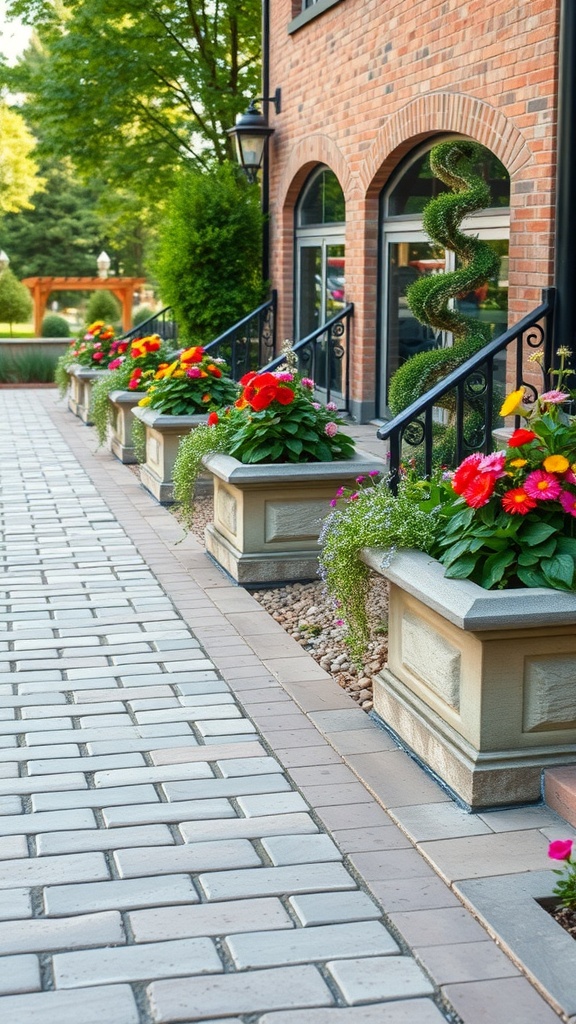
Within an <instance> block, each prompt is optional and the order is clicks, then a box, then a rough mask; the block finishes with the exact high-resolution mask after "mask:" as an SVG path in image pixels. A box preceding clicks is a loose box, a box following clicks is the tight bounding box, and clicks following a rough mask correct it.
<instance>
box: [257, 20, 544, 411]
mask: <svg viewBox="0 0 576 1024" xmlns="http://www.w3.org/2000/svg"><path fill="white" fill-rule="evenodd" d="M558 7H559V0H527V2H520V0H467V2H462V0H317V2H316V3H314V2H311V0H304V9H303V3H302V0H272V2H271V4H270V54H269V72H270V86H271V88H272V90H274V89H276V88H277V87H281V89H282V110H281V113H280V114H278V115H276V116H274V115H273V114H272V115H271V124H272V126H273V127H274V129H275V131H274V135H273V137H272V139H271V151H270V233H271V278H272V284H273V286H274V287H275V288H277V290H278V294H279V311H280V312H279V337H280V338H281V339H282V338H291V339H296V338H298V337H301V336H303V333H304V328H305V326H306V322H307V320H306V315H305V313H306V311H305V309H304V306H305V305H306V303H307V302H308V303H309V302H310V301H313V299H311V298H310V297H311V296H312V295H313V293H314V292H315V293H316V297H317V295H318V290H319V289H320V288H322V289H326V287H327V281H326V273H327V272H328V274H329V275H330V273H331V274H332V278H331V280H330V282H329V284H330V286H331V289H332V290H331V294H332V296H333V297H334V296H335V305H336V307H337V304H338V301H339V300H341V299H342V298H343V293H344V287H345V299H346V301H347V302H353V303H354V317H353V328H352V345H351V351H352V364H353V365H352V380H351V390H352V406H351V407H352V412H353V414H354V415H355V416H356V417H357V418H358V419H362V420H368V419H371V418H373V417H374V416H375V415H377V416H382V415H385V411H386V394H385V392H386V379H387V375H388V376H389V373H390V371H391V370H392V369H393V368H394V367H393V365H392V364H393V363H394V360H396V361H397V353H396V355H394V354H393V353H391V341H390V337H389V334H390V330H391V328H390V324H391V319H390V309H388V311H387V304H390V302H391V301H392V300H391V298H390V296H391V294H392V293H391V283H390V282H391V280H392V276H391V275H392V271H391V269H390V268H391V266H392V267H393V269H394V272H396V270H397V266H395V265H394V261H396V264H397V263H398V262H399V261H398V253H408V254H409V255H410V256H412V259H410V260H407V259H406V257H405V256H404V257H403V259H404V261H405V262H409V263H410V265H411V267H412V270H413V268H414V266H417V267H420V269H422V266H423V264H422V261H421V260H420V261H419V258H417V257H418V254H419V253H421V252H424V253H425V250H424V249H422V248H420V249H419V248H418V247H419V246H420V247H422V245H423V244H424V243H423V239H422V237H421V235H420V234H419V233H418V231H419V223H418V211H417V208H416V207H417V204H416V206H414V204H412V206H411V205H410V197H409V195H407V194H406V193H407V190H408V192H409V189H410V187H411V180H412V179H411V178H410V173H409V172H410V168H411V167H412V168H415V167H416V168H418V167H424V171H423V172H422V174H421V179H426V171H425V163H423V161H424V160H425V156H426V151H427V149H429V148H430V146H431V145H432V144H433V142H435V141H438V140H439V139H441V138H445V137H447V136H450V135H454V134H455V135H458V136H466V137H469V138H472V139H474V140H476V141H478V142H479V143H481V144H482V145H483V146H484V147H486V150H488V151H489V152H490V153H491V154H493V155H494V157H496V158H497V161H496V163H495V166H497V167H500V165H503V167H504V168H505V170H506V172H507V174H508V175H509V199H508V195H507V194H506V197H505V198H503V197H502V196H500V200H499V202H500V205H499V206H498V208H497V209H494V210H489V211H486V212H485V213H484V214H482V215H481V216H482V217H483V218H484V219H483V220H479V221H477V222H476V221H475V222H474V224H473V225H472V228H474V229H475V230H476V229H477V228H478V225H481V227H482V231H483V233H484V235H485V237H487V238H488V239H489V240H492V238H494V241H495V243H497V244H499V245H500V250H499V251H500V252H501V254H502V253H504V251H505V247H507V246H508V244H509V249H508V256H507V258H506V259H505V260H504V261H503V263H502V268H505V269H501V275H502V279H501V280H500V281H498V282H494V288H495V294H496V292H497V294H498V296H499V301H500V300H502V301H501V303H500V304H501V305H502V302H503V299H502V296H503V295H504V291H505V290H506V289H507V300H508V301H507V313H506V312H503V308H504V307H502V309H501V310H500V313H501V315H503V316H504V319H505V318H506V316H507V318H508V322H509V323H510V324H512V323H515V322H516V321H517V320H519V319H520V317H521V316H523V315H525V314H526V313H528V312H530V310H532V309H533V308H534V307H535V306H536V305H537V304H538V302H539V301H540V296H541V290H542V288H544V287H546V286H548V285H550V284H552V283H553V273H554V270H553V262H554V260H553V256H554V204H555V173H556V117H557V77H558V75H557V71H558V69H557V53H558V19H559V11H558ZM498 161H499V163H498ZM323 168H324V169H327V172H328V173H327V174H326V175H325V176H324V178H323V179H322V182H321V183H320V184H318V183H319V181H320V179H319V177H318V175H319V172H320V169H323ZM334 178H335V179H336V180H337V185H336V188H338V186H339V189H341V194H342V201H343V206H342V209H343V210H344V212H343V217H344V220H343V222H342V223H335V222H334V219H333V218H332V220H330V219H329V218H328V220H325V221H324V223H319V224H316V225H314V223H313V220H314V218H313V217H312V221H310V218H309V216H308V214H307V212H306V211H307V210H308V207H307V206H306V202H307V198H306V197H307V196H308V199H309V200H310V196H311V195H312V200H310V202H312V205H313V204H314V202H316V206H317V207H318V196H319V194H320V193H319V189H320V188H321V187H322V188H323V189H324V192H322V196H326V197H328V198H329V185H330V183H333V181H334ZM315 182H316V184H315ZM326 188H328V192H327V191H326ZM395 188H396V189H397V190H398V191H397V192H396V193H394V189H395ZM314 189H315V191H314ZM311 190H312V191H311ZM395 194H402V195H403V196H404V206H403V208H402V210H403V213H404V214H405V215H404V216H403V218H402V217H400V218H399V217H398V212H399V211H398V210H396V209H395V208H394V206H393V204H391V202H390V196H391V195H395ZM328 205H329V204H328ZM326 208H327V207H326ZM302 211H304V214H302ZM414 211H416V212H414ZM400 212H402V211H400ZM307 218H308V219H307ZM318 219H319V220H320V221H321V220H322V215H320V216H319V218H318ZM300 229H301V230H300ZM324 229H326V230H324ZM396 229H397V230H396ZM315 231H316V242H315V238H314V235H315ZM402 231H407V232H408V234H407V235H406V239H405V241H404V242H403V241H402V237H403V236H402ZM403 245H404V248H402V246H403ZM406 245H407V246H408V248H406ZM410 245H412V248H410ZM390 246H392V248H390ZM394 246H396V248H395V249H394ZM312 249H314V252H312ZM344 252H345V260H344V258H342V257H343V254H344ZM326 253H336V254H337V255H336V256H328V257H326ZM391 253H392V254H393V255H392V256H391V255H390V254H391ZM341 254H342V255H341ZM434 255H436V256H438V253H435V254H434ZM430 265H432V264H430ZM326 267H328V271H327V270H326ZM344 267H345V285H344ZM403 269H404V268H403ZM339 274H340V275H341V277H342V280H339V276H338V275H339ZM312 278H314V281H313V282H312V284H311V281H312ZM336 286H337V287H336ZM306 296H308V298H307V297H306ZM333 307H334V303H333ZM325 312H326V309H324V308H323V309H322V311H321V312H319V311H318V310H316V314H317V316H320V315H323V314H324V313H325ZM395 315H396V314H395ZM308 320H309V321H310V317H308ZM402 326H403V325H402V323H400V327H402ZM505 326H506V324H505V323H504V325H503V326H501V327H500V331H499V332H498V333H501V331H502V330H503V329H505Z"/></svg>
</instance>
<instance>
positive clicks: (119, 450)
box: [108, 391, 142, 466]
mask: <svg viewBox="0 0 576 1024" xmlns="http://www.w3.org/2000/svg"><path fill="white" fill-rule="evenodd" d="M141 398H142V392H141V391H111V392H110V394H109V395H108V401H109V402H110V405H111V406H112V423H111V433H110V449H111V451H112V453H113V454H114V455H115V456H116V458H117V459H120V462H123V463H124V465H125V466H131V465H134V463H136V462H138V459H137V458H136V452H135V450H134V441H133V439H132V424H133V423H134V415H133V409H134V407H135V406H136V405H138V402H139V401H140V399H141Z"/></svg>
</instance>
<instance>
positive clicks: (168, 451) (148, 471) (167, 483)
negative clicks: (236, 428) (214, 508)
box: [132, 405, 207, 505]
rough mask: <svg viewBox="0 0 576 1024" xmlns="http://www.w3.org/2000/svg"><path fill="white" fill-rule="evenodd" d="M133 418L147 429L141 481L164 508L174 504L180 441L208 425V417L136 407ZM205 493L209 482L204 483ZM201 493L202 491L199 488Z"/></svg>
mask: <svg viewBox="0 0 576 1024" xmlns="http://www.w3.org/2000/svg"><path fill="white" fill-rule="evenodd" d="M132 415H133V416H136V418H137V419H139V420H140V421H141V422H142V423H143V424H144V425H145V427H146V462H145V463H143V464H142V465H141V466H140V481H141V483H142V485H143V487H145V488H146V490H147V491H150V494H152V495H153V496H154V497H155V498H156V501H158V502H160V504H161V505H172V504H173V503H174V482H173V480H172V471H173V469H174V463H175V461H176V456H177V454H178V445H179V444H180V439H181V438H182V437H186V435H187V434H189V433H190V431H191V430H193V429H194V427H197V426H199V424H200V423H205V422H206V415H205V414H204V415H203V414H198V415H196V416H165V415H164V413H161V412H157V411H156V410H155V409H148V408H146V407H144V408H142V407H141V406H138V405H136V406H134V408H133V410H132ZM203 489H204V493H206V490H207V481H204V488H203ZM196 490H197V493H201V492H202V482H201V483H200V488H198V486H197V489H196Z"/></svg>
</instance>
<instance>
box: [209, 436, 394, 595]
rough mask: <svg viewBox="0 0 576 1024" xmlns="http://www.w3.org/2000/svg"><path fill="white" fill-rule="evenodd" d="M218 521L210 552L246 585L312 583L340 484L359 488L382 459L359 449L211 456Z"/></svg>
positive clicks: (381, 466)
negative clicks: (302, 455) (267, 459)
mask: <svg viewBox="0 0 576 1024" xmlns="http://www.w3.org/2000/svg"><path fill="white" fill-rule="evenodd" d="M204 465H205V466H206V468H207V469H208V470H209V472H210V473H211V474H212V476H213V478H214V522H213V523H210V524H209V525H208V526H207V527H206V531H205V543H206V550H207V551H208V553H209V554H210V555H211V556H212V557H213V558H214V559H215V560H216V561H217V562H218V563H219V565H221V566H222V568H223V569H225V570H226V572H227V573H229V575H230V576H232V578H233V579H235V580H237V582H238V583H242V584H245V585H251V584H254V585H263V584H272V583H278V582H288V581H295V580H310V579H314V578H315V577H316V575H317V569H318V537H319V534H320V529H321V525H322V520H323V518H324V517H325V516H326V515H327V514H328V512H329V511H330V504H329V502H330V499H331V498H333V497H334V493H335V492H336V490H337V489H338V487H340V486H342V485H346V486H354V482H355V479H356V477H357V476H358V475H359V474H361V473H363V474H366V473H368V472H370V470H378V471H379V472H385V471H386V464H385V463H384V461H383V460H382V459H378V458H376V457H374V456H370V455H366V454H364V453H362V452H358V453H357V454H356V456H355V457H354V458H353V459H348V460H346V461H343V462H310V463H298V464H285V465H276V464H274V465H272V464H262V465H257V466H245V465H243V464H242V463H241V462H238V460H237V459H234V458H231V457H230V456H228V455H210V456H208V457H207V458H206V459H205V460H204Z"/></svg>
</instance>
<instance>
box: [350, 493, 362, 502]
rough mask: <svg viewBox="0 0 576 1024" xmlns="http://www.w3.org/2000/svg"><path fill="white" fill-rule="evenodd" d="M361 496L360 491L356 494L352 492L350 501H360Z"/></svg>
mask: <svg viewBox="0 0 576 1024" xmlns="http://www.w3.org/2000/svg"><path fill="white" fill-rule="evenodd" d="M359 497H360V495H359V494H358V491H356V493H355V494H351V495H350V497H349V498H348V501H358V498H359Z"/></svg>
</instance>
